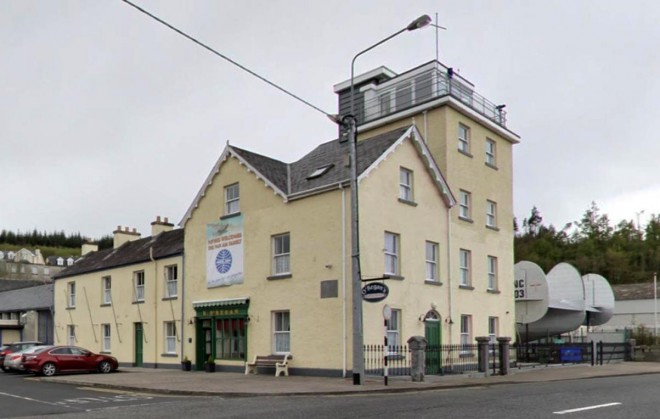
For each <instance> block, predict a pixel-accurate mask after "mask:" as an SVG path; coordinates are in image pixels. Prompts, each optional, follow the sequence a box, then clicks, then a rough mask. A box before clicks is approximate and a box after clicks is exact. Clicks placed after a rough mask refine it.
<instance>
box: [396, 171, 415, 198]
mask: <svg viewBox="0 0 660 419" xmlns="http://www.w3.org/2000/svg"><path fill="white" fill-rule="evenodd" d="M399 198H400V199H403V200H404V201H410V202H412V201H413V172H412V171H410V170H408V169H404V168H403V167H402V168H401V170H400V172H399Z"/></svg>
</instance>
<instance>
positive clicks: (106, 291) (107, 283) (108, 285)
mask: <svg viewBox="0 0 660 419" xmlns="http://www.w3.org/2000/svg"><path fill="white" fill-rule="evenodd" d="M101 283H102V284H103V285H102V287H103V299H102V301H103V304H111V303H112V278H110V277H109V276H104V277H103V278H101Z"/></svg>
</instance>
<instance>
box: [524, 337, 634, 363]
mask: <svg viewBox="0 0 660 419" xmlns="http://www.w3.org/2000/svg"><path fill="white" fill-rule="evenodd" d="M515 350H516V357H517V360H518V361H519V362H521V363H538V364H567V363H574V364H581V363H591V364H592V365H596V364H600V365H602V364H609V363H610V362H621V361H630V360H631V358H632V355H631V346H630V344H629V343H627V342H624V343H605V342H602V341H601V342H584V343H581V342H573V343H563V344H546V343H542V344H539V343H533V344H532V343H523V344H519V345H516V346H515Z"/></svg>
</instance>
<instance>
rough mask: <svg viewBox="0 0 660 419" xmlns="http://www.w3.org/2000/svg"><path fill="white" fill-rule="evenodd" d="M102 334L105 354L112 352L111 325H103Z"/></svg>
mask: <svg viewBox="0 0 660 419" xmlns="http://www.w3.org/2000/svg"><path fill="white" fill-rule="evenodd" d="M101 333H102V335H103V349H102V351H103V352H110V350H111V349H112V346H111V334H110V333H111V332H110V325H109V324H102V325H101Z"/></svg>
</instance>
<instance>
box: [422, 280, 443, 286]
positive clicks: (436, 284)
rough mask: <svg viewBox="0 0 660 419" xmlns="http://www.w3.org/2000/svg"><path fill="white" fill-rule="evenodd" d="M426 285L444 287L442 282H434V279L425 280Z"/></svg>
mask: <svg viewBox="0 0 660 419" xmlns="http://www.w3.org/2000/svg"><path fill="white" fill-rule="evenodd" d="M424 283H425V284H427V285H434V286H436V287H439V286H440V285H442V282H440V281H434V280H432V279H425V280H424Z"/></svg>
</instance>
